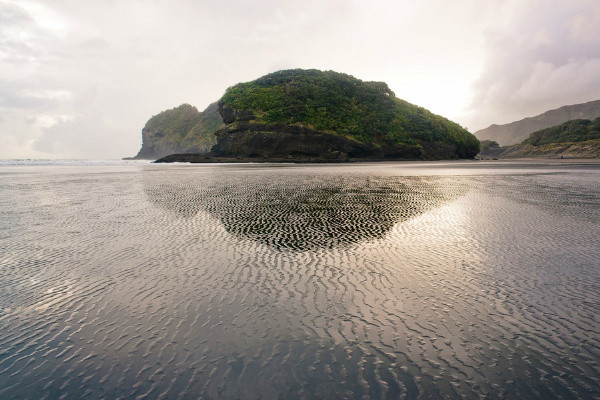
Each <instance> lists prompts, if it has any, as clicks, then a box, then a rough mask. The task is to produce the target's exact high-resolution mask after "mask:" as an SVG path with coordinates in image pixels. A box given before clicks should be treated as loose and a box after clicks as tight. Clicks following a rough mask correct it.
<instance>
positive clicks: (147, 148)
mask: <svg viewBox="0 0 600 400" xmlns="http://www.w3.org/2000/svg"><path fill="white" fill-rule="evenodd" d="M221 127H223V120H222V119H221V115H220V114H219V110H218V108H217V103H213V104H211V105H209V106H208V107H207V108H206V110H204V111H202V112H199V111H198V109H197V108H196V107H193V106H191V105H189V104H182V105H180V106H179V107H175V108H172V109H170V110H166V111H163V112H161V113H159V114H157V115H155V116H153V117H152V118H150V119H149V120H148V122H147V123H146V125H145V126H144V129H142V148H141V149H140V151H139V153H138V154H137V155H136V156H135V157H134V158H135V159H140V158H141V159H157V158H160V157H164V156H166V155H169V154H173V153H201V152H206V151H208V150H210V148H211V147H212V146H214V144H215V143H216V138H215V135H214V133H215V131H216V130H218V129H219V128H221Z"/></svg>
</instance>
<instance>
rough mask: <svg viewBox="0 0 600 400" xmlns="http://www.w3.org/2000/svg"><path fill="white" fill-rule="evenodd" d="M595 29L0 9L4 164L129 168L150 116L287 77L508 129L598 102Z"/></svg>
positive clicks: (9, 2) (345, 5) (432, 11)
mask: <svg viewBox="0 0 600 400" xmlns="http://www.w3.org/2000/svg"><path fill="white" fill-rule="evenodd" d="M599 26H600V10H599V6H596V2H593V1H591V0H574V1H571V2H559V3H557V4H553V5H552V7H549V6H548V5H547V4H546V3H545V2H542V1H541V0H491V1H489V2H481V1H479V0H464V1H461V2H453V3H449V2H447V1H444V0H427V1H423V2H408V1H399V2H398V1H387V0H380V1H372V2H365V1H362V0H305V1H293V0H290V1H275V0H265V1H261V2H256V1H251V0H234V1H224V2H215V1H212V0H211V1H208V0H199V1H192V0H182V1H177V2H173V1H167V0H157V1H152V2H139V1H137V0H119V1H116V0H107V1H103V2H94V1H81V0H55V1H52V2H46V1H40V0H0V143H6V144H7V145H6V146H4V147H2V146H0V157H22V156H28V155H31V154H38V155H39V154H42V155H44V156H47V157H59V156H60V157H99V156H102V157H111V158H117V157H123V156H128V155H133V154H135V153H136V152H137V150H138V149H139V146H140V144H141V128H142V127H143V126H144V124H145V122H146V121H147V120H148V118H149V117H150V116H152V115H154V114H157V113H158V112H160V111H162V110H165V109H168V108H172V107H175V106H177V105H179V104H181V103H184V102H185V103H190V104H193V105H195V106H197V107H198V108H200V109H201V108H203V107H206V106H207V105H208V104H209V103H211V102H213V101H215V100H216V99H218V98H219V97H220V96H221V95H222V94H223V92H224V91H225V89H226V88H227V87H228V86H230V85H233V84H235V83H237V82H241V81H248V80H251V79H255V78H257V77H259V76H261V75H264V74H266V73H269V72H272V71H274V70H277V69H284V68H320V69H333V70H336V71H341V72H346V73H350V74H352V75H354V76H356V77H358V78H360V79H364V80H382V81H386V82H388V84H389V85H390V87H391V88H392V90H394V92H396V94H397V95H398V96H399V97H401V98H404V99H406V100H408V101H410V102H413V103H415V104H418V105H421V106H424V107H426V108H429V109H431V110H432V111H433V112H435V113H438V114H442V115H444V116H447V117H449V118H451V119H455V120H457V122H459V123H462V124H463V125H464V124H465V122H466V123H467V124H466V125H467V126H468V127H469V128H474V127H483V125H484V124H489V123H492V122H496V123H500V122H507V121H510V120H512V119H515V118H522V117H524V116H526V115H529V114H532V113H537V112H542V111H545V110H546V109H548V108H549V107H554V106H560V105H564V104H567V103H569V102H582V101H585V100H589V99H592V98H600V97H599V93H598V89H599V85H600V79H597V77H598V60H599V59H600V57H599V54H600V52H599V51H598V49H599V48H600V39H599V38H600V35H598V27H599ZM484 50H485V53H484ZM484 55H485V58H484ZM475 81H476V82H475ZM471 100H472V102H471ZM469 104H471V105H470V106H469ZM465 108H467V114H465V115H461V114H460V111H461V110H463V109H465ZM524 114H525V115H524ZM109 141H110V143H111V144H107V143H108V142H109ZM9 144H10V145H9Z"/></svg>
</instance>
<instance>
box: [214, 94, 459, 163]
mask: <svg viewBox="0 0 600 400" xmlns="http://www.w3.org/2000/svg"><path fill="white" fill-rule="evenodd" d="M219 111H220V113H221V115H222V116H223V121H224V122H225V123H228V125H226V126H225V127H224V128H223V129H221V130H219V131H217V132H216V133H215V136H216V138H217V144H216V145H215V146H214V147H213V148H212V150H211V152H210V154H211V155H212V156H215V157H226V158H242V159H257V160H268V159H277V160H285V159H291V160H297V161H310V160H314V161H326V160H331V161H346V160H349V159H373V160H377V159H382V160H385V159H388V160H397V159H413V160H414V159H448V158H456V150H457V149H456V147H455V146H453V145H451V144H443V143H437V142H423V143H421V145H420V146H409V145H403V144H402V143H398V144H394V145H389V146H386V147H382V146H376V145H374V144H369V143H364V142H360V141H358V140H356V139H355V138H353V137H351V136H344V135H340V134H337V133H331V132H321V131H317V130H314V129H311V128H307V127H305V126H301V125H287V124H265V123H261V122H257V121H256V120H255V116H254V114H253V112H252V111H250V110H234V109H232V108H230V107H228V106H227V105H226V104H224V103H223V102H220V103H219Z"/></svg>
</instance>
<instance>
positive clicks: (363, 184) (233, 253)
mask: <svg viewBox="0 0 600 400" xmlns="http://www.w3.org/2000/svg"><path fill="white" fill-rule="evenodd" d="M0 188H1V190H0V398H3V399H4V398H17V399H24V398H48V399H54V398H60V397H63V398H74V399H75V398H83V397H86V398H124V399H125V398H127V399H128V398H167V399H170V398H190V399H196V398H203V399H221V398H225V399H259V398H260V399H278V398H281V399H288V398H306V399H314V398H323V399H339V398H351V399H354V398H361V399H362V398H377V399H378V398H390V399H396V398H407V399H413V398H419V399H428V398H482V397H485V398H507V399H523V398H527V399H535V398H539V399H547V398H565V399H568V398H598V397H600V365H599V364H600V317H599V315H600V164H598V163H576V162H432V163H374V164H355V165H269V164H262V165H258V164H257V165H253V164H238V165H129V164H127V163H115V164H110V163H104V164H100V163H99V164H98V165H93V163H92V164H90V163H88V164H83V163H82V164H77V163H71V164H68V165H27V163H24V164H23V163H21V164H20V165H10V164H8V165H6V166H4V165H3V166H1V167H0Z"/></svg>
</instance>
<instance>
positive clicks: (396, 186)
mask: <svg viewBox="0 0 600 400" xmlns="http://www.w3.org/2000/svg"><path fill="white" fill-rule="evenodd" d="M185 172H187V174H182V175H180V176H175V177H173V176H169V177H168V178H166V177H165V178H162V179H161V178H160V177H149V178H148V179H146V181H145V191H146V194H147V195H148V198H149V200H150V202H151V203H153V204H155V205H156V206H158V207H160V208H162V209H166V210H170V211H172V212H175V213H176V214H177V215H179V216H182V217H185V218H189V217H193V216H194V215H196V214H197V213H198V212H199V211H206V212H208V213H210V214H211V215H212V216H214V217H215V218H217V219H219V220H220V221H221V223H222V224H223V226H224V227H225V229H226V230H227V231H228V232H229V233H231V234H232V235H235V236H236V237H238V238H240V239H250V240H255V241H258V242H260V243H263V244H266V245H269V246H272V247H275V248H278V249H295V250H309V249H315V248H332V247H337V246H346V245H349V244H352V243H359V242H362V241H366V240H371V239H377V238H382V237H383V236H384V235H385V234H386V233H387V232H388V231H389V230H390V229H391V228H392V227H393V226H394V225H395V224H396V223H398V222H400V221H403V220H406V219H409V218H412V217H414V216H417V215H419V214H422V213H424V212H426V211H428V210H430V209H433V208H436V207H439V206H441V205H443V204H445V203H447V202H449V201H451V200H454V199H456V198H457V197H459V196H461V195H463V194H464V193H465V192H466V190H467V186H466V184H465V183H464V182H463V181H462V180H461V179H460V178H455V177H443V176H436V177H397V176H396V177H395V176H363V175H360V176H358V175H333V174H326V175H314V174H301V173H298V172H296V173H293V172H290V171H285V170H283V171H280V170H271V171H265V170H258V171H239V170H238V171H229V173H227V171H221V172H220V173H216V174H215V173H214V171H213V172H212V173H211V174H202V173H198V172H201V171H196V173H194V172H192V171H185Z"/></svg>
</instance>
